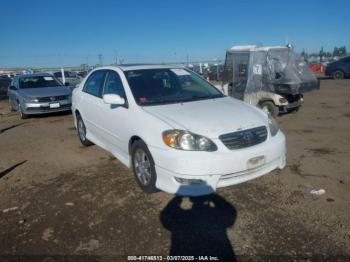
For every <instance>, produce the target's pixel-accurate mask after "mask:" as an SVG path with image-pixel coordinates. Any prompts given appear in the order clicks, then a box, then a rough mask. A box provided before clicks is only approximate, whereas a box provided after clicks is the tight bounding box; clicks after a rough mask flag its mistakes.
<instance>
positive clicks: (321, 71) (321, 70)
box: [320, 65, 324, 75]
mask: <svg viewBox="0 0 350 262" xmlns="http://www.w3.org/2000/svg"><path fill="white" fill-rule="evenodd" d="M320 73H321V74H322V75H323V74H324V66H323V65H321V67H320Z"/></svg>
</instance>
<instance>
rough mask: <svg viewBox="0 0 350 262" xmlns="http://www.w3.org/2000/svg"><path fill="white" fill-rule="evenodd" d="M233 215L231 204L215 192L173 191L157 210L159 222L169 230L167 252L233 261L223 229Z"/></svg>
mask: <svg viewBox="0 0 350 262" xmlns="http://www.w3.org/2000/svg"><path fill="white" fill-rule="evenodd" d="M179 191H180V190H179ZM236 215H237V211H236V209H235V208H234V206H232V205H231V204H230V203H228V202H227V201H226V200H225V199H224V198H222V197H221V196H219V195H217V194H215V193H213V194H210V195H205V196H198V197H184V196H178V195H176V196H175V197H174V198H173V199H172V200H170V201H169V203H168V204H167V206H166V207H165V208H164V209H163V210H162V212H161V214H160V220H161V223H162V224H163V226H164V227H165V228H166V229H167V230H169V231H170V232H171V247H170V252H169V255H171V256H181V255H182V256H196V257H197V256H213V257H217V258H219V259H220V260H221V259H225V261H226V260H227V261H236V257H235V253H234V250H233V248H232V245H231V242H230V240H229V238H228V236H227V232H226V231H227V229H228V228H229V227H232V226H233V225H234V223H235V220H236Z"/></svg>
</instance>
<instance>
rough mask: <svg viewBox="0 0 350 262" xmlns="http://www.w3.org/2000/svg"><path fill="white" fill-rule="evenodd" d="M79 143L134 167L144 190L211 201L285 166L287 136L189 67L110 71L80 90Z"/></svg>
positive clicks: (95, 74) (76, 111)
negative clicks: (212, 196)
mask: <svg viewBox="0 0 350 262" xmlns="http://www.w3.org/2000/svg"><path fill="white" fill-rule="evenodd" d="M72 112H73V116H74V123H75V126H76V127H77V131H78V137H79V139H80V141H81V143H82V144H83V145H85V146H88V145H91V144H92V143H94V144H97V145H99V146H100V147H102V148H104V149H105V150H107V151H109V152H111V153H112V154H113V155H114V156H115V157H116V158H117V159H119V160H120V161H121V162H122V163H123V164H124V165H126V166H127V167H130V168H132V170H133V172H134V176H135V178H136V181H137V183H138V184H139V186H140V187H141V189H142V190H143V191H145V192H149V193H150V192H156V191H157V190H158V189H161V190H163V191H166V192H169V193H175V194H179V195H204V194H209V193H212V192H214V191H215V190H216V189H217V188H220V187H226V186H230V185H234V184H238V183H242V182H245V181H248V180H251V179H254V178H257V177H259V176H262V175H264V174H267V173H269V172H270V171H272V170H274V169H276V168H279V169H282V168H283V167H284V166H285V164H286V160H285V136H284V134H283V133H282V132H281V131H280V130H279V128H278V125H277V123H276V121H275V120H274V119H273V118H272V117H271V116H269V115H268V114H266V113H264V112H263V111H261V110H260V109H257V108H256V107H253V106H251V105H248V104H246V103H243V102H241V101H238V100H236V99H232V98H230V97H227V96H225V95H224V94H222V92H221V91H220V90H218V89H217V88H215V87H214V86H213V85H211V84H210V83H208V82H207V81H205V80H204V79H202V78H201V77H200V76H199V75H197V74H196V73H194V72H192V71H190V70H186V69H184V68H179V67H174V66H165V65H158V66H157V65H138V66H136V65H134V66H126V65H125V66H119V67H116V66H110V67H102V68H98V69H95V70H93V71H92V72H90V74H89V75H88V76H87V77H86V78H85V79H84V80H83V81H82V83H81V84H80V85H79V86H78V87H77V88H75V89H74V91H73V95H72Z"/></svg>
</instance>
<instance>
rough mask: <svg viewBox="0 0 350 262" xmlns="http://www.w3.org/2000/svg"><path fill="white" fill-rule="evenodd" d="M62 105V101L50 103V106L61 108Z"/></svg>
mask: <svg viewBox="0 0 350 262" xmlns="http://www.w3.org/2000/svg"><path fill="white" fill-rule="evenodd" d="M59 107H60V103H51V104H50V108H59Z"/></svg>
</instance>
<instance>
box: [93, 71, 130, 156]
mask: <svg viewBox="0 0 350 262" xmlns="http://www.w3.org/2000/svg"><path fill="white" fill-rule="evenodd" d="M105 94H117V95H119V96H120V97H122V98H124V99H125V104H124V105H111V104H106V103H104V102H103V100H102V101H101V103H99V107H100V110H99V114H100V115H99V120H98V121H100V124H99V125H100V126H101V128H102V130H103V140H104V141H105V143H106V144H107V145H108V147H109V149H110V151H112V152H113V153H114V154H116V155H117V156H120V155H122V156H124V157H125V156H126V155H127V154H128V140H129V134H130V124H129V123H130V121H132V119H131V118H130V110H129V109H128V101H127V97H126V95H125V90H124V87H123V84H122V81H121V78H120V76H119V74H118V73H117V72H115V71H112V70H108V71H107V74H106V80H105V82H104V88H103V94H102V95H105Z"/></svg>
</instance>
